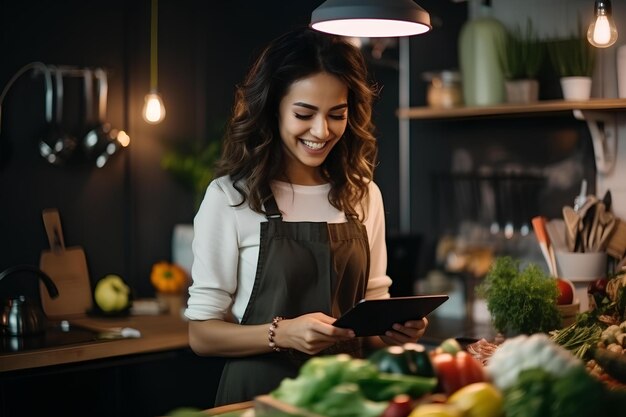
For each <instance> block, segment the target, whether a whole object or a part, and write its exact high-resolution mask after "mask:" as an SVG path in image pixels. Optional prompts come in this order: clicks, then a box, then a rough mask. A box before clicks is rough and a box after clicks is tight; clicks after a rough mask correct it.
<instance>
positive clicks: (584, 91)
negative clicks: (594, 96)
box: [561, 77, 591, 100]
mask: <svg viewBox="0 0 626 417" xmlns="http://www.w3.org/2000/svg"><path fill="white" fill-rule="evenodd" d="M561 90H563V98H564V99H565V100H589V98H590V97H591V77H562V78H561Z"/></svg>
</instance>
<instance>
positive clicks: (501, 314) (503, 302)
mask: <svg viewBox="0 0 626 417" xmlns="http://www.w3.org/2000/svg"><path fill="white" fill-rule="evenodd" d="M477 292H478V294H479V295H481V296H483V297H484V298H485V299H486V301H487V309H488V310H489V312H490V313H491V318H492V322H493V325H494V327H495V328H496V330H498V331H499V332H501V333H502V334H511V333H521V334H533V333H547V332H549V331H551V330H554V329H557V328H559V327H560V325H561V316H560V314H559V311H558V309H557V306H556V299H557V297H558V289H557V286H556V282H555V280H554V279H553V278H551V277H550V276H549V275H547V274H546V273H545V272H544V271H543V270H542V269H541V268H539V267H538V266H537V265H535V264H532V263H531V264H529V265H528V266H526V267H525V268H524V269H520V262H519V261H518V260H515V259H513V258H511V257H509V256H504V257H498V258H496V259H495V260H494V263H493V265H492V266H491V268H490V269H489V272H488V273H487V275H486V276H485V280H484V281H483V282H482V283H481V284H480V285H479V287H478V288H477Z"/></svg>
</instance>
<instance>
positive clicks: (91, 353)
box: [0, 315, 189, 372]
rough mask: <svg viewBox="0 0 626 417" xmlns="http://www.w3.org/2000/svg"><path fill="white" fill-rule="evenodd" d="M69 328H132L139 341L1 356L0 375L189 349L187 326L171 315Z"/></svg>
mask: <svg viewBox="0 0 626 417" xmlns="http://www.w3.org/2000/svg"><path fill="white" fill-rule="evenodd" d="M69 322H70V323H71V324H74V325H77V326H82V327H86V328H89V329H91V330H103V331H104V330H106V329H110V328H114V327H131V328H134V329H137V330H139V331H140V332H141V337H139V338H132V339H130V338H128V339H114V340H98V341H94V342H86V343H77V344H73V345H65V346H58V347H52V348H43V349H34V350H27V351H24V352H15V353H3V354H0V372H5V371H15V370H20V369H31V368H38V367H43V366H50V365H61V364H70V363H76V362H82V361H89V360H94V359H104V358H112V357H116V356H122V355H132V354H138V353H148V352H158V351H165V350H172V349H181V348H185V347H188V346H189V338H188V332H187V323H186V322H185V321H183V319H182V318H180V317H178V316H174V315H156V316H129V317H122V318H93V317H86V316H85V317H77V318H75V319H70V320H69Z"/></svg>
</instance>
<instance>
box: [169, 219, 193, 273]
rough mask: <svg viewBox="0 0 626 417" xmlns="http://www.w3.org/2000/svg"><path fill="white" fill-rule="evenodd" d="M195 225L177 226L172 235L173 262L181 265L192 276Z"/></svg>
mask: <svg viewBox="0 0 626 417" xmlns="http://www.w3.org/2000/svg"><path fill="white" fill-rule="evenodd" d="M192 242H193V225H192V224H177V225H175V226H174V231H173V233H172V262H174V263H175V264H178V265H180V266H181V267H182V268H183V269H184V270H185V271H187V274H188V275H189V276H191V264H192V263H193V251H192V250H191V243H192Z"/></svg>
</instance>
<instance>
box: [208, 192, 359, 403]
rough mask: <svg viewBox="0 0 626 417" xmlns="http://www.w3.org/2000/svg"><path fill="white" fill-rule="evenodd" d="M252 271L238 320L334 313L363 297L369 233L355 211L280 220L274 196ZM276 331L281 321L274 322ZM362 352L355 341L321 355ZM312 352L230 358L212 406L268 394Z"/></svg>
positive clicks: (291, 375) (265, 320) (294, 373)
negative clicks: (334, 219)
mask: <svg viewBox="0 0 626 417" xmlns="http://www.w3.org/2000/svg"><path fill="white" fill-rule="evenodd" d="M265 207H266V217H267V220H268V221H267V222H263V223H261V238H260V247H259V260H258V266H257V273H256V277H255V279H254V286H253V288H252V294H251V295H250V301H249V302H248V305H247V307H246V311H245V312H244V316H243V318H242V320H241V324H243V325H246V324H263V323H265V324H267V325H268V328H269V323H271V321H272V318H274V317H275V316H282V317H285V318H292V317H297V316H300V315H302V314H306V313H313V312H318V311H321V312H323V313H325V314H327V315H329V316H333V317H339V316H340V315H341V314H342V313H343V312H345V311H346V310H348V309H349V308H350V307H352V306H353V305H354V304H355V303H356V302H358V301H359V300H361V299H363V298H364V296H365V290H366V289H367V281H368V277H369V265H370V262H369V259H370V258H369V244H368V241H367V231H366V230H365V226H363V224H361V223H360V222H359V221H358V219H357V218H356V217H355V216H347V217H348V219H349V220H348V222H346V223H338V224H328V223H326V222H283V220H282V215H281V213H280V211H279V210H278V207H277V205H276V201H275V200H274V198H273V197H271V198H270V200H269V201H268V202H267V203H266V204H265ZM278 328H279V330H278V331H279V332H280V324H279V326H278ZM342 352H345V353H350V354H351V355H353V356H360V355H361V343H360V340H358V339H356V340H353V341H351V342H346V343H340V344H337V345H335V346H333V347H331V348H329V349H326V350H324V351H323V352H320V353H319V355H329V354H337V353H342ZM309 358H310V356H309V355H306V354H304V353H302V352H298V351H292V350H286V351H281V352H272V353H268V354H263V355H256V356H248V357H243V358H233V359H229V360H228V361H227V363H226V365H225V367H224V370H223V372H222V378H221V380H220V385H219V389H218V392H217V397H216V400H215V405H216V406H218V405H223V404H230V403H236V402H241V401H248V400H251V399H253V398H254V397H255V396H257V395H262V394H267V393H269V392H270V391H272V390H273V389H274V388H276V387H277V386H278V385H279V384H280V382H281V381H282V380H283V379H284V378H294V377H295V376H297V374H298V370H299V368H300V366H301V365H302V364H303V363H304V362H305V361H306V360H307V359H309Z"/></svg>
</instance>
